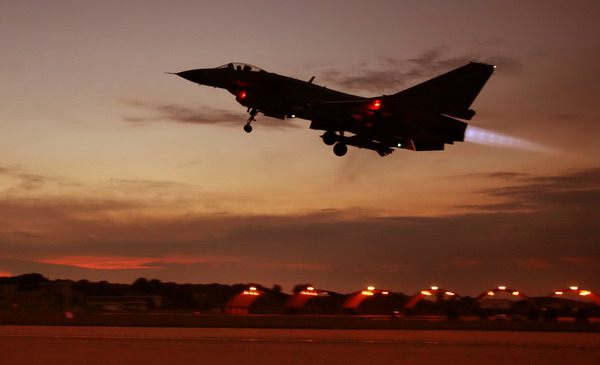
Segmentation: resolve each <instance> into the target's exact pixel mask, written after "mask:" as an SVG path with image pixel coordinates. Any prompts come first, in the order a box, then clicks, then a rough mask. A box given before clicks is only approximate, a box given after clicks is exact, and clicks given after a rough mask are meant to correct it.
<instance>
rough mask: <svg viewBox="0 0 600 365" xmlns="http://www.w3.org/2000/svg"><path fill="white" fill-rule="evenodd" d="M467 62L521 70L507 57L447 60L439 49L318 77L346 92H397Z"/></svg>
mask: <svg viewBox="0 0 600 365" xmlns="http://www.w3.org/2000/svg"><path fill="white" fill-rule="evenodd" d="M469 62H484V63H488V64H494V65H496V66H498V67H499V68H502V69H503V70H504V71H505V72H506V71H508V72H512V71H514V70H517V69H518V68H519V67H520V63H519V61H518V60H516V59H514V58H510V57H506V56H482V55H478V54H469V55H465V56H460V57H448V56H445V55H444V52H443V50H442V49H441V48H438V49H432V50H428V51H425V52H423V53H422V54H421V55H419V56H417V57H415V58H410V59H399V58H393V57H382V58H380V59H378V60H376V61H374V62H372V63H370V64H362V65H357V66H354V67H353V70H339V69H326V70H325V71H324V72H322V73H321V74H322V76H321V78H322V79H323V80H324V81H326V82H331V83H334V84H336V85H339V86H340V87H343V88H345V89H351V90H363V91H369V92H386V91H387V92H389V91H399V90H400V89H401V88H404V87H406V86H408V84H409V83H410V82H412V81H413V80H416V79H419V78H424V77H433V76H437V75H439V74H442V73H445V72H448V71H451V70H452V69H454V68H457V67H460V66H464V65H465V64H467V63H469Z"/></svg>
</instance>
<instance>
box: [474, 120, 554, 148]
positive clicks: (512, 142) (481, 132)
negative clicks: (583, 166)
mask: <svg viewBox="0 0 600 365" xmlns="http://www.w3.org/2000/svg"><path fill="white" fill-rule="evenodd" d="M465 141H466V142H472V143H479V144H485V145H488V146H498V147H508V148H518V149H522V150H528V151H535V152H547V153H550V152H554V151H555V150H554V149H552V148H550V147H546V146H543V145H541V144H538V143H534V142H529V141H526V140H524V139H519V138H513V137H509V136H507V135H504V134H501V133H496V132H492V131H488V130H486V129H483V128H479V127H473V126H470V125H469V126H467V130H466V131H465Z"/></svg>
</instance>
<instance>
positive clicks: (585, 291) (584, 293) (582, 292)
mask: <svg viewBox="0 0 600 365" xmlns="http://www.w3.org/2000/svg"><path fill="white" fill-rule="evenodd" d="M590 294H592V292H591V291H589V290H582V291H580V292H579V295H583V296H586V295H590Z"/></svg>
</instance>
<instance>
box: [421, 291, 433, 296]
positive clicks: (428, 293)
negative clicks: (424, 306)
mask: <svg viewBox="0 0 600 365" xmlns="http://www.w3.org/2000/svg"><path fill="white" fill-rule="evenodd" d="M421 294H423V295H432V294H431V292H430V291H429V290H422V291H421Z"/></svg>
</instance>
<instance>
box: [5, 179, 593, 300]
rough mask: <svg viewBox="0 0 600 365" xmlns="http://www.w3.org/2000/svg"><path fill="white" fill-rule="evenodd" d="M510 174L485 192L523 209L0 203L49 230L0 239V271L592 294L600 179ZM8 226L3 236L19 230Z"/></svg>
mask: <svg viewBox="0 0 600 365" xmlns="http://www.w3.org/2000/svg"><path fill="white" fill-rule="evenodd" d="M488 175H490V176H494V175H496V176H498V177H504V176H509V177H511V176H517V175H518V174H517V175H515V174H512V173H507V172H501V173H498V174H495V173H491V174H488ZM518 177H519V178H518V179H515V180H514V181H513V185H508V186H504V187H501V188H496V189H488V190H486V191H483V192H482V194H486V195H488V196H493V197H496V198H501V199H503V200H504V202H503V204H505V206H507V207H508V206H510V205H511V204H512V205H517V206H522V207H530V208H531V209H520V210H519V209H516V210H515V209H512V210H507V211H504V210H501V209H498V210H491V209H490V210H488V211H480V210H475V209H474V210H473V211H472V212H471V213H468V214H455V215H448V216H435V217H406V216H395V217H394V216H392V217H374V216H369V215H365V214H364V212H360V211H357V212H354V211H338V210H325V211H317V212H313V213H309V214H300V215H289V216H275V215H257V216H243V215H235V214H214V215H199V214H187V215H181V216H176V217H170V218H147V217H146V218H145V217H144V216H143V215H139V216H136V215H135V214H134V215H131V216H128V219H113V217H114V215H115V213H122V212H127V211H129V210H130V208H131V205H130V204H129V205H128V204H126V203H121V204H119V202H118V201H112V202H110V201H106V202H101V201H91V202H78V203H74V202H67V201H64V202H63V204H64V209H61V208H60V206H59V204H57V203H58V202H54V203H53V204H50V203H44V202H40V201H38V202H37V204H35V206H34V205H33V204H27V205H25V206H24V205H23V204H22V203H18V202H12V205H7V204H6V201H3V202H2V204H0V214H1V215H2V216H7V215H8V216H10V215H11V214H13V215H14V212H15V209H16V206H20V209H21V212H22V216H21V217H22V221H37V220H38V219H39V218H41V217H45V218H44V219H46V223H45V224H44V225H43V226H42V227H41V228H40V229H41V230H44V231H45V233H44V234H43V235H41V236H42V237H36V238H31V237H20V236H18V235H4V236H2V237H1V238H0V250H1V251H2V252H3V253H4V255H3V258H2V259H1V260H0V268H2V269H3V270H8V271H10V272H19V271H18V270H20V269H19V268H18V267H26V268H35V267H39V268H40V269H44V270H47V271H44V273H46V274H48V275H54V276H61V277H65V275H67V273H69V275H75V274H77V275H85V276H84V277H86V278H92V277H93V276H90V275H92V274H91V273H92V272H93V271H86V270H94V269H92V268H88V269H85V268H82V267H76V266H77V265H82V264H85V262H84V261H85V260H92V261H93V260H94V258H95V257H97V258H101V257H104V259H103V260H106V263H105V264H104V265H109V264H114V265H115V266H113V267H115V269H114V270H115V271H114V272H113V271H111V272H110V274H108V273H107V269H104V270H103V271H104V275H105V277H104V278H103V279H110V276H108V275H113V276H112V277H118V278H121V279H119V280H121V281H129V280H131V281H132V280H134V279H135V277H136V276H137V277H139V276H142V275H147V276H149V277H150V276H151V277H158V278H160V279H162V280H176V281H182V282H183V281H193V282H212V281H217V282H225V283H232V282H247V281H257V282H265V283H273V282H280V283H290V285H291V284H297V283H300V282H306V281H309V282H314V283H317V284H318V285H319V286H321V287H324V288H328V289H331V290H338V291H351V290H356V288H357V287H361V286H362V285H364V284H365V281H368V282H370V283H374V284H376V285H378V286H382V287H387V288H394V289H401V290H406V291H412V290H417V289H418V288H419V287H423V286H428V285H431V284H432V283H438V284H440V285H444V286H447V287H449V288H452V289H454V290H458V291H462V292H466V293H468V294H471V295H475V294H477V290H483V289H485V288H488V287H493V286H495V285H498V284H499V283H506V284H510V285H514V286H515V287H517V286H518V289H522V290H526V291H529V292H533V294H536V295H545V294H547V292H551V291H552V290H554V289H556V288H557V287H559V288H560V287H562V286H563V285H565V283H571V282H572V283H579V284H580V285H582V286H586V287H590V288H591V289H593V290H598V289H600V288H597V287H596V288H594V287H593V286H594V285H597V280H596V278H597V277H598V276H599V275H600V248H599V247H598V245H597V242H598V240H599V239H600V230H599V229H598V224H597V222H598V221H599V220H598V212H597V207H598V201H597V200H593V196H594V194H596V198H597V194H598V191H599V190H600V184H598V182H599V178H600V171H599V170H598V169H594V170H586V171H575V172H569V173H565V174H562V175H553V176H533V175H518ZM562 194H566V195H564V196H563V195H562ZM578 194H581V195H578ZM557 195H558V196H557ZM565 201H569V206H567V207H565V206H564V202H565ZM9 208H10V209H9ZM7 209H8V210H7ZM135 209H137V208H136V207H135V206H134V211H135ZM107 211H108V212H111V213H113V214H106V213H107ZM25 213H28V214H25ZM116 216H117V217H118V216H119V214H116ZM131 218H133V219H131ZM15 223H18V222H17V221H15V222H9V223H7V222H2V223H1V224H3V225H7V224H9V225H10V226H11V227H13V226H18V225H16V224H15ZM7 228H8V227H0V231H4V232H15V230H14V229H13V230H12V231H11V230H10V229H7ZM40 240H43V242H40ZM7 260H8V261H7ZM11 260H12V261H11ZM9 261H10V262H12V263H10V262H9ZM16 261H18V262H19V263H20V264H19V265H20V266H19V265H17V264H15V262H16ZM24 262H26V263H27V264H23V263H24ZM38 264H39V265H41V266H36V265H38ZM125 264H129V265H130V266H126V265H125ZM119 265H121V266H119ZM136 265H137V266H136ZM88 267H90V266H88ZM91 267H95V266H91ZM106 267H110V266H106ZM119 267H121V268H124V267H131V268H130V269H127V270H125V271H123V270H118V268H119ZM94 275H96V274H94ZM81 277H82V276H79V277H74V278H75V279H78V278H81ZM191 277H193V278H194V279H191Z"/></svg>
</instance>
